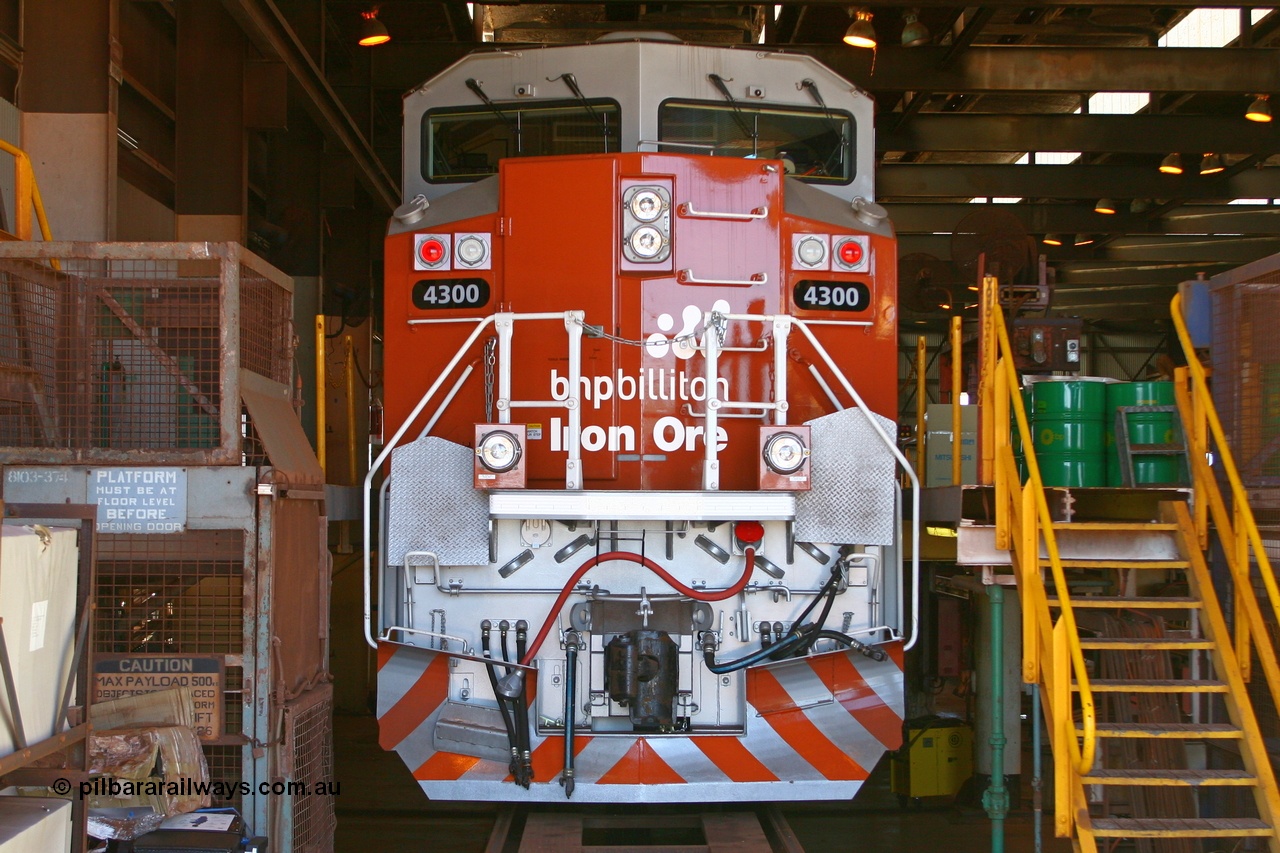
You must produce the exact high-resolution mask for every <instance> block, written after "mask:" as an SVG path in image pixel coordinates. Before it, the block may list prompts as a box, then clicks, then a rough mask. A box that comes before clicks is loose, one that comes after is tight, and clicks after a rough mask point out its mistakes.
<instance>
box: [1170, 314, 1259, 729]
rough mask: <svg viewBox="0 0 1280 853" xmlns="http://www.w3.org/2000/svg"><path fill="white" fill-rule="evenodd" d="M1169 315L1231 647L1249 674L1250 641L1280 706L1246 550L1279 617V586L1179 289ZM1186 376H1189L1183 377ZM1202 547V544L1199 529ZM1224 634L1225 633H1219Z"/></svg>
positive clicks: (1181, 403)
mask: <svg viewBox="0 0 1280 853" xmlns="http://www.w3.org/2000/svg"><path fill="white" fill-rule="evenodd" d="M1169 311H1170V314H1171V315H1172V317H1173V327H1174V329H1175V330H1177V333H1178V341H1179V343H1181V344H1182V351H1183V353H1184V354H1185V355H1186V358H1187V367H1186V369H1185V370H1184V369H1179V373H1180V374H1181V379H1182V381H1180V382H1177V383H1175V390H1176V391H1177V395H1178V396H1177V399H1178V412H1179V414H1180V416H1181V417H1182V424H1183V433H1184V435H1186V436H1187V441H1188V454H1187V455H1188V461H1189V467H1190V469H1191V475H1192V483H1193V485H1194V487H1195V494H1196V496H1197V498H1199V497H1200V496H1203V497H1204V498H1205V499H1206V500H1204V501H1203V502H1201V501H1200V500H1197V506H1196V519H1197V521H1198V522H1199V520H1200V519H1202V518H1203V517H1204V516H1203V515H1202V512H1203V509H1204V505H1205V504H1207V509H1208V516H1209V517H1210V518H1212V520H1213V525H1214V527H1216V528H1217V530H1218V536H1219V538H1220V539H1221V541H1222V545H1223V553H1224V554H1225V555H1226V559H1227V567H1228V569H1229V570H1230V572H1231V577H1232V580H1233V584H1234V586H1235V597H1236V640H1235V643H1236V648H1235V650H1234V651H1235V653H1236V657H1237V660H1238V661H1239V666H1240V670H1241V673H1242V675H1244V676H1245V678H1246V680H1247V679H1248V676H1249V658H1250V657H1251V656H1250V655H1249V654H1248V653H1249V645H1250V642H1252V644H1253V645H1254V647H1255V650H1256V651H1257V655H1258V661H1259V663H1261V665H1262V671H1263V674H1264V675H1265V676H1266V679H1267V687H1268V689H1269V690H1270V692H1271V698H1272V701H1273V702H1275V703H1276V706H1277V707H1280V664H1277V661H1276V652H1275V648H1274V646H1273V644H1272V642H1271V634H1270V632H1269V631H1268V630H1267V624H1266V621H1265V620H1264V619H1263V617H1262V608H1261V607H1260V606H1259V604H1258V597H1257V595H1255V593H1254V589H1253V581H1252V578H1251V573H1250V568H1249V567H1250V551H1252V555H1253V559H1254V560H1257V562H1258V574H1259V575H1260V576H1261V578H1262V583H1263V585H1264V586H1265V587H1266V590H1267V598H1268V599H1269V601H1270V604H1271V610H1272V614H1273V615H1274V616H1275V618H1276V619H1277V620H1278V621H1280V588H1278V587H1277V585H1276V579H1275V576H1274V575H1273V574H1272V571H1271V560H1270V559H1269V558H1268V557H1267V552H1266V549H1265V548H1264V547H1263V544H1262V534H1261V532H1259V530H1258V523H1257V521H1256V520H1255V519H1254V517H1253V510H1252V508H1251V507H1250V506H1249V496H1248V493H1247V492H1246V491H1245V487H1244V483H1243V482H1242V481H1241V479H1240V472H1239V469H1238V468H1237V467H1236V462H1235V458H1234V457H1233V456H1232V454H1231V448H1230V447H1229V446H1228V445H1227V437H1226V433H1225V432H1224V431H1223V429H1222V421H1221V420H1220V419H1219V418H1218V411H1217V409H1216V408H1215V407H1214V405H1213V395H1212V393H1211V392H1210V390H1209V382H1208V379H1207V377H1206V376H1205V372H1204V366H1203V365H1201V364H1200V359H1199V357H1198V356H1197V355H1196V351H1195V346H1194V344H1192V342H1191V334H1190V332H1188V330H1187V324H1186V320H1185V318H1184V317H1183V313H1182V295H1181V294H1178V295H1177V296H1174V297H1173V301H1172V303H1171V304H1170V306H1169ZM1188 376H1189V377H1190V380H1191V381H1190V382H1189V383H1188V382H1187V381H1186V378H1187V377H1188ZM1206 421H1207V423H1208V427H1209V429H1208V432H1209V435H1211V436H1212V437H1213V442H1214V446H1215V448H1216V451H1217V455H1218V461H1219V462H1220V464H1221V470H1222V471H1223V472H1224V473H1225V474H1226V475H1227V482H1228V484H1229V485H1230V487H1231V509H1230V510H1228V509H1227V505H1226V502H1225V501H1224V500H1223V495H1222V491H1221V489H1220V488H1219V487H1218V480H1217V478H1216V477H1215V476H1214V473H1213V469H1212V468H1211V467H1210V466H1209V460H1208V452H1209V442H1208V436H1206V435H1205V430H1204V429H1203V424H1204V423H1205V422H1206ZM1197 533H1198V534H1199V535H1200V536H1201V542H1200V545H1201V547H1204V546H1206V545H1207V540H1206V539H1205V538H1204V536H1205V535H1204V532H1203V530H1198V531H1197ZM1223 640H1225V638H1223Z"/></svg>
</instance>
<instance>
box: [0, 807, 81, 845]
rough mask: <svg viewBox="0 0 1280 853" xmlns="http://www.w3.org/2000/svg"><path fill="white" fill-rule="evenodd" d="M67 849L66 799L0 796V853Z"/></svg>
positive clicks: (69, 828)
mask: <svg viewBox="0 0 1280 853" xmlns="http://www.w3.org/2000/svg"><path fill="white" fill-rule="evenodd" d="M70 849H71V801H70V800H64V799H60V798H58V797H0V853H54V851H59V850H70Z"/></svg>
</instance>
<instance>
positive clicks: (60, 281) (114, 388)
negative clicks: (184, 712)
mask: <svg viewBox="0 0 1280 853" xmlns="http://www.w3.org/2000/svg"><path fill="white" fill-rule="evenodd" d="M292 290H293V285H292V281H291V280H290V279H289V278H288V277H287V276H285V275H284V274H282V273H281V272H279V271H278V270H276V269H274V268H272V267H271V266H269V265H267V264H266V263H265V262H263V261H262V260H261V259H259V258H257V257H256V256H254V255H253V254H251V253H249V252H248V251H246V250H245V249H243V248H242V247H240V246H239V245H237V244H233V243H58V242H51V243H6V244H3V245H0V464H3V465H4V466H5V467H4V473H3V477H2V484H0V488H2V489H3V492H2V496H3V498H4V499H5V500H6V501H19V502H43V503H63V502H71V503H73V504H86V503H87V504H96V510H97V533H98V536H97V543H98V544H97V558H96V571H97V581H96V584H95V586H94V588H93V599H94V602H95V604H96V606H97V621H96V627H95V629H94V631H93V634H92V638H91V643H90V649H91V651H92V653H93V654H94V655H95V656H105V655H117V656H118V655H135V656H146V655H169V656H179V657H190V656H200V657H202V658H209V657H212V658H214V659H215V660H216V661H217V662H218V663H220V671H221V672H223V673H224V678H223V680H222V682H221V691H222V697H221V698H222V701H221V703H220V707H219V708H218V711H219V713H218V715H216V716H215V721H216V725H214V726H213V727H212V728H211V729H210V730H209V731H206V732H204V733H203V740H204V748H205V754H206V758H207V759H208V763H209V766H210V773H211V776H212V778H213V780H214V781H222V782H224V783H236V784H237V785H238V786H239V787H238V791H239V792H240V793H237V794H236V795H235V796H234V797H233V798H232V799H231V800H230V801H229V804H232V805H236V806H238V807H239V808H240V809H241V810H242V812H243V814H244V817H245V820H246V822H247V823H248V825H249V826H250V827H251V828H252V829H253V831H254V832H255V833H256V834H258V835H263V836H268V837H269V838H270V843H271V845H272V847H271V849H273V850H280V851H298V853H301V851H328V850H331V849H332V844H333V829H334V825H335V820H334V812H333V801H332V798H331V797H326V796H320V797H315V796H308V797H301V796H290V795H279V796H277V795H276V794H275V793H274V790H273V788H272V783H277V782H286V783H287V782H290V781H299V782H307V783H308V784H309V785H314V784H315V783H318V782H328V781H330V780H331V777H332V731H331V716H332V714H331V708H332V691H331V688H330V685H329V683H328V682H329V673H328V667H327V660H328V613H329V598H328V595H329V592H328V591H329V555H328V547H327V520H326V517H325V505H324V478H323V474H322V472H321V470H320V467H319V464H318V463H317V461H316V459H315V456H314V454H313V452H312V451H311V448H310V445H309V444H308V442H307V439H306V437H305V435H304V433H303V431H302V427H301V424H300V422H299V420H298V417H297V412H296V409H295V400H294V397H293V388H294V383H293V379H294V376H293V368H294V362H293V351H294V347H295V345H296V335H295V330H294V325H293V292H292ZM96 659H99V658H95V660H96ZM218 718H220V719H218ZM239 783H247V785H241V784H239ZM264 783H266V784H265V786H264ZM246 791H247V793H244V792H246ZM222 804H228V803H222Z"/></svg>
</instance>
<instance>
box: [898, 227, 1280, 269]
mask: <svg viewBox="0 0 1280 853" xmlns="http://www.w3.org/2000/svg"><path fill="white" fill-rule="evenodd" d="M1143 239H1148V240H1149V238H1143ZM1117 242H1120V241H1112V242H1111V243H1108V244H1107V245H1105V246H1088V247H1081V248H1079V249H1076V248H1071V247H1067V246H1062V247H1059V248H1053V249H1049V247H1047V246H1042V245H1039V244H1037V250H1038V251H1040V252H1041V253H1042V254H1045V255H1048V257H1049V263H1050V264H1051V265H1052V266H1053V267H1054V268H1056V269H1058V270H1059V271H1063V270H1067V271H1074V272H1075V274H1077V275H1079V274H1081V273H1082V271H1083V270H1084V269H1085V268H1086V267H1087V268H1088V269H1089V270H1096V269H1102V268H1105V269H1107V270H1113V271H1119V270H1125V271H1127V272H1135V271H1139V270H1143V271H1150V272H1152V273H1153V274H1154V275H1155V278H1156V279H1157V280H1160V278H1161V276H1160V273H1159V271H1160V270H1167V269H1171V268H1175V267H1176V268H1181V267H1186V268H1187V269H1188V270H1190V273H1191V274H1189V275H1183V278H1195V273H1196V272H1198V271H1200V270H1203V269H1205V268H1206V265H1215V264H1226V265H1228V266H1239V265H1240V264H1247V263H1252V262H1253V261H1256V260H1258V259H1259V258H1265V257H1267V256H1268V255H1272V254H1275V253H1276V252H1277V251H1280V238H1265V237H1255V238H1251V239H1244V240H1242V239H1239V238H1230V237H1217V238H1197V239H1195V240H1192V241H1185V242H1178V241H1176V240H1174V239H1172V238H1170V239H1169V240H1168V241H1167V242H1162V243H1156V242H1150V241H1149V242H1147V243H1145V244H1126V245H1122V246H1119V247H1117V246H1116V243H1117ZM1046 250H1047V251H1046ZM916 252H923V253H925V254H928V255H933V256H934V257H936V258H944V259H945V258H950V257H951V235H950V234H938V235H926V234H907V235H904V236H902V237H900V238H899V240H898V254H899V256H900V257H901V256H905V255H909V254H914V253H916ZM1175 275H1178V273H1175ZM1175 280H1178V281H1181V279H1175Z"/></svg>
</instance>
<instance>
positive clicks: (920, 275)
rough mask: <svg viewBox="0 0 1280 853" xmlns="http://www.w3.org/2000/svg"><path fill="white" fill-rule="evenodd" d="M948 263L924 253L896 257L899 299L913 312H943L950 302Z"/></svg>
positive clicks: (952, 279)
mask: <svg viewBox="0 0 1280 853" xmlns="http://www.w3.org/2000/svg"><path fill="white" fill-rule="evenodd" d="M955 283H956V282H955V273H954V272H953V271H952V269H951V264H949V263H947V262H946V261H944V260H942V259H941V258H936V257H934V256H933V255H930V254H926V253H924V252H914V253H912V254H910V255H903V256H902V257H901V258H899V259H898V302H899V304H901V306H902V309H903V310H904V311H907V312H910V313H913V314H936V313H939V312H943V313H946V312H948V311H949V310H950V309H951V306H952V305H953V304H954V303H953V301H952V300H953V288H954V286H955Z"/></svg>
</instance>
